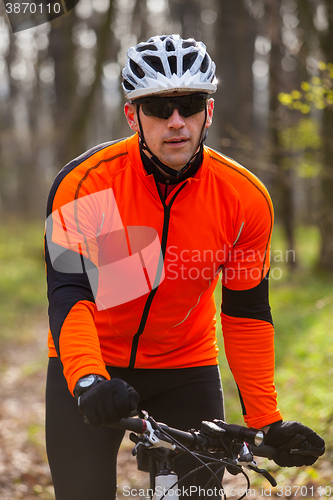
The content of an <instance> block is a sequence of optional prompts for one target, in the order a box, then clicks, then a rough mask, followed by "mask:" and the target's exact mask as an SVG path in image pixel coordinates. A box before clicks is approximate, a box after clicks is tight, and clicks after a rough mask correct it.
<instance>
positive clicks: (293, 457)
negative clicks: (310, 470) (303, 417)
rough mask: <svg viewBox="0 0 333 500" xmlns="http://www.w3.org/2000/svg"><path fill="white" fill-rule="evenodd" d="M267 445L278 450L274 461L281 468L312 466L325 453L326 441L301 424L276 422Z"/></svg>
mask: <svg viewBox="0 0 333 500" xmlns="http://www.w3.org/2000/svg"><path fill="white" fill-rule="evenodd" d="M265 444H267V445H269V446H273V447H274V448H276V449H277V450H276V452H275V453H274V455H273V460H274V462H276V463H277V464H278V465H279V466H280V467H301V466H302V465H312V464H314V463H315V461H316V460H317V458H318V457H320V456H321V455H323V453H324V451H325V441H324V440H323V439H322V438H321V437H320V436H319V435H318V434H316V433H315V432H314V431H313V430H312V429H310V428H309V427H306V426H305V425H303V424H301V423H300V422H294V421H287V422H282V421H280V422H274V424H272V425H271V426H270V428H269V430H268V432H267V434H266V436H265Z"/></svg>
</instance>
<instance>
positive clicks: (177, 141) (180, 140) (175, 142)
mask: <svg viewBox="0 0 333 500" xmlns="http://www.w3.org/2000/svg"><path fill="white" fill-rule="evenodd" d="M187 141H188V138H187V137H175V138H171V139H167V140H166V141H164V142H165V144H167V145H170V146H182V145H184V144H185V143H186V142H187Z"/></svg>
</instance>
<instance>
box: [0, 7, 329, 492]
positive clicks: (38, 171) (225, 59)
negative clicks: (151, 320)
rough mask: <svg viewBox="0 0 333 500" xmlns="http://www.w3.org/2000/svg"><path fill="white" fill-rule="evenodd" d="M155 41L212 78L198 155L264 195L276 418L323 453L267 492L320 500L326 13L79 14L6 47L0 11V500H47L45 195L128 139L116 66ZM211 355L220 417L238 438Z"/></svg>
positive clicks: (232, 407)
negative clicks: (246, 172) (211, 104)
mask: <svg viewBox="0 0 333 500" xmlns="http://www.w3.org/2000/svg"><path fill="white" fill-rule="evenodd" d="M169 33H179V34H180V35H181V36H182V37H183V38H188V37H193V38H195V39H198V40H202V41H204V43H205V44H206V46H207V49H208V51H209V53H210V54H211V56H212V58H213V60H214V61H215V63H216V65H217V77H218V80H219V88H218V91H217V93H216V94H215V96H214V98H215V115H214V124H213V127H212V128H211V129H210V131H209V136H208V139H207V141H206V143H207V145H209V146H211V147H213V148H214V149H217V150H219V151H221V152H222V153H224V154H226V155H227V156H230V157H232V158H234V159H235V160H236V161H238V162H240V163H241V164H243V165H244V166H245V167H246V168H248V169H250V170H251V171H252V172H254V173H255V174H256V175H257V176H258V177H259V178H260V179H261V180H263V182H264V183H265V184H266V186H267V188H268V189H269V191H270V193H271V196H272V198H273V203H274V206H275V218H276V226H275V229H274V233H273V245H272V259H271V260H272V271H271V306H272V310H273V318H274V323H275V330H276V385H277V390H278V395H279V406H280V408H281V410H282V412H283V414H284V415H285V418H286V419H288V420H291V419H294V420H301V421H302V422H304V423H306V424H308V425H309V426H311V427H313V428H314V429H315V430H317V431H318V432H320V433H321V434H322V435H323V436H324V437H325V438H326V440H327V444H328V451H327V453H326V456H325V457H324V458H323V459H321V460H320V461H319V462H318V463H317V464H316V466H315V467H310V468H306V469H302V470H297V471H295V470H290V471H289V470H280V469H278V468H276V467H274V466H273V465H269V467H271V470H273V471H274V472H275V473H276V474H277V475H278V478H279V481H280V484H282V485H290V484H293V485H307V487H308V492H309V495H308V496H313V495H311V494H310V489H309V488H311V485H312V486H313V487H315V488H320V487H321V488H326V487H327V488H331V487H332V494H333V484H332V476H333V472H332V469H333V464H332V460H333V455H332V450H333V433H332V431H331V429H330V425H331V422H332V420H333V404H332V398H331V387H330V381H331V376H332V373H333V368H332V366H333V364H332V359H333V343H332V333H331V330H332V313H333V285H332V274H333V258H332V256H333V139H332V134H333V5H332V2H331V1H330V0H80V1H79V3H78V4H77V6H76V7H75V8H74V9H73V10H72V11H70V12H69V13H68V14H67V15H66V16H63V17H60V18H58V19H55V20H54V21H52V22H50V23H46V24H43V25H41V26H38V27H37V28H31V29H27V30H25V31H21V32H18V33H16V34H13V33H12V32H11V28H10V24H9V22H8V18H7V16H6V12H5V3H0V363H1V364H0V373H1V382H0V391H1V395H2V396H1V398H0V497H1V499H4V500H5V499H6V498H8V499H10V500H12V499H14V498H25V499H28V500H29V499H30V498H35V497H39V498H42V499H48V498H50V499H51V498H53V492H52V486H51V483H50V477H49V472H48V468H47V465H46V459H45V447H44V437H43V412H44V402H43V393H44V384H45V373H46V356H47V354H46V336H47V305H46V287H45V278H44V267H43V230H44V216H45V205H46V199H47V193H48V190H49V188H50V185H51V183H52V180H53V179H54V177H55V175H56V174H57V173H58V172H59V170H60V169H61V168H62V167H63V166H64V165H65V164H66V163H67V162H68V161H70V160H71V159H72V158H74V157H76V156H78V155H79V154H81V153H82V152H83V151H85V150H86V149H88V148H89V147H92V146H94V145H96V144H98V143H101V142H105V141H109V140H112V139H117V138H120V137H125V136H127V135H129V129H128V126H127V124H126V121H125V118H124V116H123V104H124V99H123V95H122V91H121V86H120V83H121V68H122V67H123V66H124V62H125V59H126V51H127V49H128V48H129V47H130V46H132V45H135V44H136V43H137V42H138V41H145V40H147V39H148V38H149V37H150V36H152V35H155V34H161V35H162V34H169ZM216 299H217V304H219V302H220V290H217V291H216ZM218 307H219V306H218ZM218 323H219V322H218ZM219 336H220V337H221V332H220V331H219ZM220 347H221V362H220V365H221V372H222V378H223V382H224V389H225V395H226V405H227V418H228V420H229V421H233V422H239V423H241V422H242V417H241V411H240V405H239V401H238V397H237V391H236V388H235V385H234V382H233V379H232V376H231V374H230V371H229V368H228V366H227V364H226V361H225V358H224V354H223V341H222V340H221V342H220ZM254 369H255V367H254ZM132 468H135V464H134V462H133V464H132ZM129 477H130V479H129ZM133 478H134V479H133ZM123 480H124V481H125V482H126V481H129V480H131V481H132V480H135V475H133V472H131V474H130V475H129V476H128V477H127V476H126V478H125V479H123ZM120 481H121V480H120ZM323 491H325V495H326V496H330V495H331V489H330V490H328V489H326V490H322V492H321V496H323V495H324V493H323ZM316 492H317V496H320V495H319V492H318V490H316Z"/></svg>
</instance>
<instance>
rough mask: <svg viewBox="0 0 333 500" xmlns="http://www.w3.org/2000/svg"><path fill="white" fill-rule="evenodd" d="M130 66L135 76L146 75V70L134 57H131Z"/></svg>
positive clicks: (141, 76)
mask: <svg viewBox="0 0 333 500" xmlns="http://www.w3.org/2000/svg"><path fill="white" fill-rule="evenodd" d="M130 66H131V70H132V71H133V73H134V74H135V76H137V77H138V78H143V77H144V76H145V73H144V71H143V70H142V69H141V68H140V66H139V65H138V64H136V62H134V61H133V59H130Z"/></svg>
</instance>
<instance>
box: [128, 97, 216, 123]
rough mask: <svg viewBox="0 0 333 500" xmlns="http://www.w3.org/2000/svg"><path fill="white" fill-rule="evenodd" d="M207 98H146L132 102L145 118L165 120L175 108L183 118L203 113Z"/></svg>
mask: <svg viewBox="0 0 333 500" xmlns="http://www.w3.org/2000/svg"><path fill="white" fill-rule="evenodd" d="M207 97H208V96H207V94H192V95H191V94H189V95H181V96H176V97H170V96H169V97H146V98H142V99H135V101H133V102H134V103H136V104H139V105H141V107H142V111H143V112H144V114H145V115H146V116H154V117H155V118H162V119H163V120H167V119H168V118H170V116H172V113H173V112H174V110H175V108H177V109H178V111H179V114H180V115H181V116H183V117H184V118H188V117H189V116H192V115H195V114H196V113H199V112H200V111H203V110H204V109H205V107H206V103H207Z"/></svg>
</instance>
